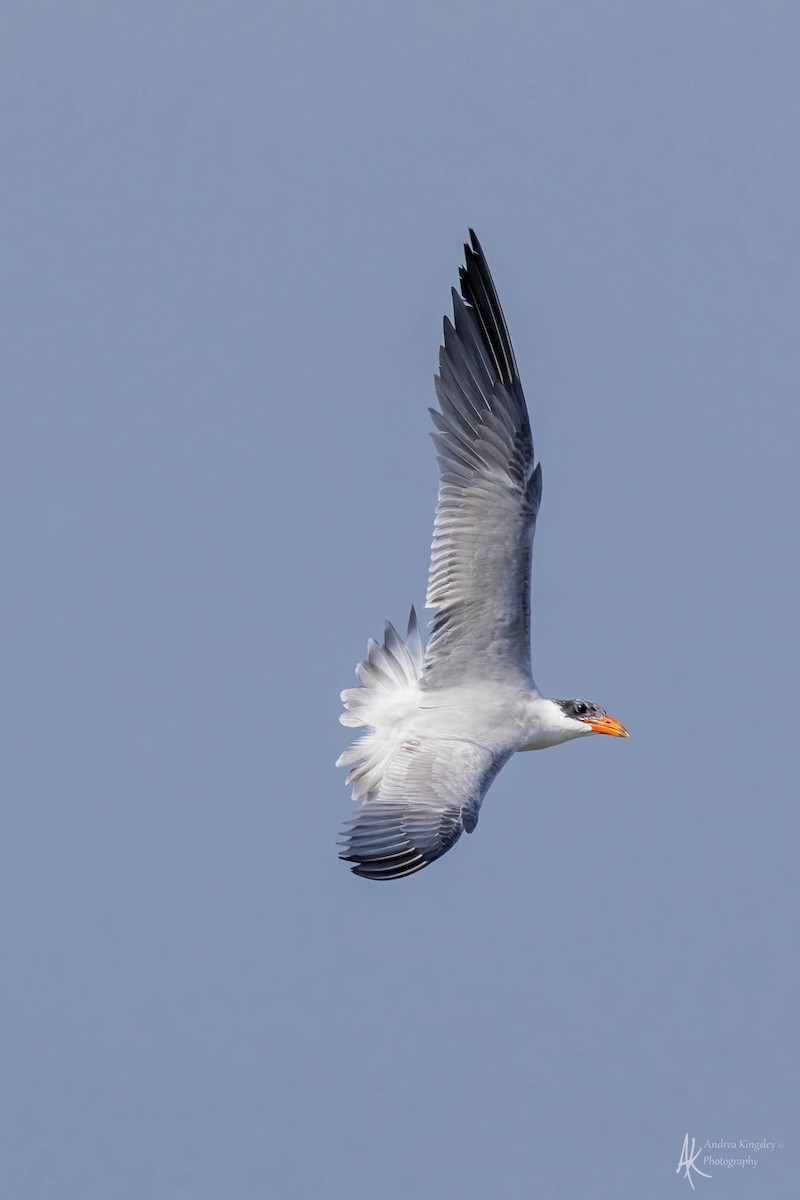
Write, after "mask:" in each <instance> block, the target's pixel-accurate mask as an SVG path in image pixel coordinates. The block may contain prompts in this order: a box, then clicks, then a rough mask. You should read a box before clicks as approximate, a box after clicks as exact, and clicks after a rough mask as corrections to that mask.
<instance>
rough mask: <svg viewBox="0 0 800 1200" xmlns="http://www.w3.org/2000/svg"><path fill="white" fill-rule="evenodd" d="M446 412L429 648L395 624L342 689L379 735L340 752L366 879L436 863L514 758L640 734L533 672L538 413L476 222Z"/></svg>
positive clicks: (456, 320) (350, 706)
mask: <svg viewBox="0 0 800 1200" xmlns="http://www.w3.org/2000/svg"><path fill="white" fill-rule="evenodd" d="M469 236H470V245H465V246H464V253H465V265H464V266H463V267H461V268H460V271H459V277H460V282H461V295H459V294H458V292H457V291H456V290H455V288H453V289H452V296H453V322H451V321H450V320H449V319H448V318H447V317H445V319H444V344H443V345H442V347H441V349H440V351H439V374H438V375H437V376H436V377H435V381H434V382H435V386H436V395H437V398H438V401H439V411H436V410H435V409H431V410H430V413H431V416H432V417H433V423H434V425H435V427H436V428H435V432H434V433H433V434H432V435H431V436H432V437H433V440H434V442H435V444H436V450H437V457H438V461H439V473H440V479H439V495H438V501H437V506H436V518H435V522H434V530H433V545H432V547H431V562H430V573H429V576H428V593H427V598H426V601H425V603H426V607H428V608H431V609H434V610H435V616H434V619H433V622H432V632H431V637H430V640H429V641H428V644H427V647H423V645H422V640H421V637H420V631H419V625H418V622H417V617H416V613H415V611H414V609H413V608H412V609H411V616H410V618H409V621H408V629H407V633H406V636H405V638H403V637H401V636H400V634H399V633H398V632H397V630H396V629H395V628H394V626H393V625H392V624H391V623H390V622H387V623H386V628H385V633H384V637H383V642H382V643H379V642H377V641H375V640H374V639H372V638H371V639H370V640H369V643H368V651H367V657H366V658H365V659H364V661H363V662H361V663H359V665H358V666H357V667H356V676H357V678H358V681H359V686H358V687H356V688H350V689H347V690H346V691H344V692H342V694H341V697H342V702H343V704H344V712H343V713H342V715H341V717H340V718H339V719H340V721H341V722H342V724H343V725H350V726H354V727H359V726H365V727H366V729H367V732H366V733H365V734H364V735H363V736H361V737H360V738H359V739H358V740H357V741H356V742H354V743H353V744H352V745H351V746H350V747H349V749H347V750H346V751H345V752H344V754H342V755H341V756H340V758H339V760H338V762H337V764H336V765H337V766H348V767H350V772H349V774H348V776H347V783H348V784H352V785H353V799H354V800H356V801H361V806H360V808H359V809H358V811H357V812H356V815H355V817H354V818H353V819H352V820H351V821H349V822H348V824H347V825H346V827H345V831H344V838H343V842H342V843H340V844H341V845H342V849H341V852H340V857H341V858H343V859H345V860H346V861H347V862H350V863H352V864H354V865H353V866H352V870H353V872H354V873H355V874H356V875H360V876H363V877H364V878H366V879H377V880H386V879H400V878H402V877H404V876H406V875H413V874H414V873H415V872H416V871H421V870H422V869H423V867H427V866H428V864H429V863H432V862H434V861H435V860H436V859H437V858H441V856H442V855H443V854H446V853H447V851H448V850H450V849H451V848H452V847H453V846H454V845H455V843H456V842H457V841H458V839H459V838H460V837H461V834H462V833H463V832H464V831H465V830H466V832H467V833H472V831H473V830H474V829H475V826H476V825H477V822H478V814H479V812H480V808H481V804H482V802H483V798H484V796H485V795H486V792H487V791H488V789H489V786H490V785H491V783H492V781H493V780H494V779H495V777H496V776H497V774H498V772H499V771H500V770H501V768H502V767H503V766H504V765H505V764H506V763H507V762H508V760H509V758H510V757H511V755H512V754H515V753H516V752H517V751H521V750H542V749H545V748H546V747H548V746H557V745H558V744H559V743H560V742H568V741H571V740H573V739H574V738H581V737H587V736H589V735H591V734H595V733H605V734H611V735H612V736H614V737H623V738H624V737H627V736H628V733H627V731H626V730H625V729H624V728H623V727H622V725H620V723H619V721H615V720H614V718H613V717H609V716H608V714H607V713H606V711H605V709H603V708H601V707H600V705H599V704H593V703H592V702H591V701H589V700H551V699H548V698H546V697H545V696H543V695H542V693H541V692H540V691H539V689H538V688H537V686H536V684H535V683H534V681H533V675H532V673H531V645H530V585H531V560H532V555H533V535H534V530H535V526H536V517H537V515H538V512H539V504H540V501H541V497H542V470H541V466H540V465H539V464H538V463H537V462H536V456H535V454H534V448H533V438H532V436H531V426H530V420H529V417H528V409H527V406H526V404H525V397H524V395H523V392H522V385H521V383H520V378H519V372H518V370H517V363H516V359H515V357H514V351H513V349H512V346H511V339H510V337H509V334H508V329H507V327H506V322H505V318H504V317H503V310H502V308H501V307H500V301H499V299H498V296H497V292H496V290H495V286H494V283H493V282H492V276H491V274H490V273H489V268H488V266H487V264H486V258H485V256H484V253H483V251H482V249H481V246H480V243H479V241H478V239H477V237H476V236H475V234H474V232H473V231H472V230H470V231H469Z"/></svg>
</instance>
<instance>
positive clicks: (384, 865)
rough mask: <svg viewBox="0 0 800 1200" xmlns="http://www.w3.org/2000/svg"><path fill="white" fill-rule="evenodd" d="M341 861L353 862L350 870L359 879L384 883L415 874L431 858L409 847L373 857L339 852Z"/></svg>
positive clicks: (426, 864)
mask: <svg viewBox="0 0 800 1200" xmlns="http://www.w3.org/2000/svg"><path fill="white" fill-rule="evenodd" d="M339 858H341V859H342V861H343V862H348V863H354V864H355V866H351V868H350V870H351V871H352V872H353V874H354V875H358V876H359V878H361V879H374V880H375V881H376V882H377V883H384V882H386V881H387V880H389V879H404V878H405V877H406V876H407V875H416V873H417V871H421V870H422V869H423V868H424V867H427V866H428V864H429V863H430V862H432V859H430V858H426V857H425V855H424V854H420V853H419V851H418V850H414V849H413V847H410V848H409V849H408V850H401V851H400V852H399V853H398V854H384V855H376V856H375V857H374V858H372V857H367V856H365V855H360V854H344V853H340V854H339Z"/></svg>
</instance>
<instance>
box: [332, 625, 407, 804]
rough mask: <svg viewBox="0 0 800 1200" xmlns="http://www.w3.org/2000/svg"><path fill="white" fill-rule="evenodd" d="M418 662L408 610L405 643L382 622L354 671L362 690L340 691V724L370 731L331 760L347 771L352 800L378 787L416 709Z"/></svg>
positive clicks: (349, 689) (393, 629)
mask: <svg viewBox="0 0 800 1200" xmlns="http://www.w3.org/2000/svg"><path fill="white" fill-rule="evenodd" d="M422 664H423V649H422V639H421V638H420V633H419V625H418V624H417V614H416V612H415V611H414V609H413V608H412V609H411V615H410V617H409V619H408V632H407V634H406V638H405V641H404V640H403V638H401V637H400V634H399V633H398V632H397V630H396V629H395V627H394V625H392V624H391V622H389V621H387V622H386V629H385V631H384V635H383V644H380V643H378V642H376V641H375V640H374V638H370V639H369V642H368V644H367V657H366V658H365V659H364V660H363V662H360V663H359V664H358V666H357V667H356V676H357V677H358V679H359V681H360V683H361V686H360V687H357V688H347V689H346V690H345V691H343V692H342V703H343V704H344V707H345V711H344V712H343V713H342V715H341V716H340V717H339V720H340V721H341V723H342V724H343V725H350V726H353V727H358V726H362V725H366V726H367V727H368V728H369V732H368V733H365V734H364V735H363V736H362V737H360V738H358V739H357V740H356V741H355V742H353V743H352V745H350V746H348V748H347V749H346V750H345V751H344V752H343V753H342V754H340V755H339V758H338V759H337V762H336V765H337V767H351V770H350V773H349V774H348V776H347V783H348V784H352V785H353V799H354V800H358V799H360V798H361V797H362V796H364V795H366V794H367V793H369V792H371V791H374V790H375V789H376V788H377V787H379V786H380V782H381V779H382V778H383V772H384V770H385V769H386V764H387V763H388V761H389V759H390V758H391V756H392V754H393V753H394V750H395V748H396V747H397V745H398V743H399V741H400V740H401V739H402V737H403V736H404V729H405V724H406V722H407V720H408V719H409V718H410V717H411V716H412V715H413V713H414V712H415V711H416V709H417V692H418V686H419V679H420V676H421V675H422Z"/></svg>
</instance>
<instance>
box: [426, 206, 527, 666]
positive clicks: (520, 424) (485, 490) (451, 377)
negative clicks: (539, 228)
mask: <svg viewBox="0 0 800 1200" xmlns="http://www.w3.org/2000/svg"><path fill="white" fill-rule="evenodd" d="M470 238H471V240H472V245H471V246H465V247H464V251H465V255H466V266H464V267H462V268H461V272H460V277H461V296H459V295H458V293H457V292H456V291H455V289H454V290H453V313H454V319H455V326H453V325H452V324H451V323H450V321H449V320H448V319H447V318H445V322H444V345H443V346H442V348H441V351H440V353H439V374H438V376H437V377H436V381H435V383H436V394H437V396H438V398H439V405H440V407H441V412H436V411H435V410H434V409H431V415H432V417H433V420H434V424H435V425H436V430H437V432H436V433H434V434H433V439H434V441H435V443H436V448H437V451H438V459H439V469H440V476H441V478H440V485H439V499H438V503H437V507H436V521H435V524H434V531H433V546H432V550H431V566H430V575H429V580H428V596H427V600H426V604H427V605H428V607H429V608H435V609H436V616H435V618H434V622H433V633H432V635H431V639H430V641H429V643H428V649H427V655H426V659H425V671H424V676H423V684H424V686H425V687H428V688H434V687H444V686H449V685H452V684H454V683H461V682H466V681H469V680H470V679H477V678H480V679H481V680H483V681H485V680H487V679H499V678H502V679H506V680H513V679H514V678H517V679H519V680H520V681H521V682H524V683H525V685H526V686H528V687H530V686H532V682H533V681H532V678H531V651H530V581H531V556H532V548H533V533H534V527H535V524H536V515H537V513H538V511H539V502H540V500H541V494H542V473H541V467H539V466H536V463H535V458H534V450H533V439H532V437H531V427H530V422H529V420H528V410H527V408H526V406H525V397H524V395H523V392H522V385H521V384H520V380H519V373H518V371H517V364H516V360H515V358H514V351H513V349H512V346H511V340H510V338H509V336H508V329H507V328H506V323H505V320H504V318H503V310H502V309H501V307H500V301H499V300H498V298H497V292H496V291H495V287H494V284H493V282H492V277H491V275H490V274H489V268H488V267H487V265H486V259H485V258H484V256H483V251H482V250H481V247H480V243H479V242H478V239H477V237H476V236H475V234H474V233H473V232H472V230H470ZM462 297H463V299H462Z"/></svg>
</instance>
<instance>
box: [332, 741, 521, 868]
mask: <svg viewBox="0 0 800 1200" xmlns="http://www.w3.org/2000/svg"><path fill="white" fill-rule="evenodd" d="M505 761H506V759H505V758H497V757H495V756H493V755H492V754H491V753H490V752H489V751H488V750H485V749H484V748H483V747H482V746H478V745H475V744H474V743H473V742H467V741H462V740H460V739H457V738H436V739H433V738H431V739H428V740H426V741H419V740H417V739H416V738H409V739H407V740H406V741H404V742H402V743H401V744H400V745H399V746H398V747H397V749H396V750H395V751H394V753H393V754H392V756H391V758H390V759H389V761H388V763H387V764H386V767H385V770H384V773H383V777H382V779H381V781H380V784H379V785H378V786H377V787H376V788H375V789H374V790H373V791H371V792H370V793H369V794H368V795H367V797H366V799H365V801H364V803H363V805H362V807H361V808H360V809H359V810H358V812H357V813H356V815H355V817H353V819H352V820H351V821H349V822H348V826H347V827H346V829H345V840H344V848H343V849H342V851H341V853H340V855H339V857H340V858H343V859H345V860H347V861H348V862H352V863H354V864H355V866H354V867H353V868H352V870H353V872H354V873H355V874H356V875H363V876H364V878H366V879H399V878H400V877H401V876H403V875H413V874H414V872H415V871H421V870H422V868H423V867H427V865H428V863H432V862H434V861H435V859H437V858H441V856H442V855H443V854H446V853H447V851H448V850H449V849H450V847H451V846H454V845H455V843H456V842H457V841H458V839H459V838H460V837H461V834H462V832H463V831H464V830H466V831H467V833H472V831H473V829H474V828H475V826H476V825H477V823H478V813H479V811H480V806H481V802H482V801H483V797H484V796H485V795H486V791H487V789H488V787H489V785H490V783H491V782H492V780H493V779H494V777H495V776H496V775H497V773H498V771H499V770H500V768H501V767H502V766H503V764H504V762H505Z"/></svg>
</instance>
